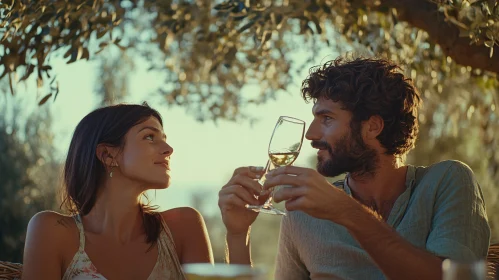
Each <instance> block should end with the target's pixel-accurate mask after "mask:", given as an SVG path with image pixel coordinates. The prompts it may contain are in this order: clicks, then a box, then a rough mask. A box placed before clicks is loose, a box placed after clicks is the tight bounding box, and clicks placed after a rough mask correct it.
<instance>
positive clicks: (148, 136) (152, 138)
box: [144, 134, 154, 141]
mask: <svg viewBox="0 0 499 280" xmlns="http://www.w3.org/2000/svg"><path fill="white" fill-rule="evenodd" d="M144 139H147V140H151V141H153V140H154V135H152V134H149V135H146V137H145V138H144Z"/></svg>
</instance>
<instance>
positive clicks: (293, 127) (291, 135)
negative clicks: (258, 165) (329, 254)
mask: <svg viewBox="0 0 499 280" xmlns="http://www.w3.org/2000/svg"><path fill="white" fill-rule="evenodd" d="M304 133H305V122H304V121H302V120H299V119H296V118H292V117H287V116H281V117H279V119H278V120H277V123H276V125H275V127H274V131H273V133H272V137H271V138H270V142H269V148H268V154H269V161H268V162H267V165H266V167H265V172H268V171H270V170H271V169H272V167H276V168H277V167H281V166H287V165H291V164H293V162H295V160H296V159H297V158H298V155H299V154H300V150H301V146H302V143H303V135H304ZM264 181H265V177H262V179H261V180H260V184H263V182H264ZM276 188H277V187H274V190H275V189H276ZM246 207H247V208H248V209H250V210H253V211H255V212H262V213H267V214H273V215H285V212H283V211H281V210H279V209H277V208H275V207H274V206H273V205H272V193H271V194H270V196H269V198H268V199H267V201H266V202H265V203H264V204H263V205H247V206H246Z"/></svg>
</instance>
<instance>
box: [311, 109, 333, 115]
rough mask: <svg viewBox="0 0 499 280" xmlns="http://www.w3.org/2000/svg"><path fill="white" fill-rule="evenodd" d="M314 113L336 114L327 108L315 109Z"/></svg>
mask: <svg viewBox="0 0 499 280" xmlns="http://www.w3.org/2000/svg"><path fill="white" fill-rule="evenodd" d="M314 115H316V116H322V115H336V114H335V113H334V112H333V111H331V110H329V109H320V110H317V111H315V112H314Z"/></svg>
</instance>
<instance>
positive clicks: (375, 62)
mask: <svg viewBox="0 0 499 280" xmlns="http://www.w3.org/2000/svg"><path fill="white" fill-rule="evenodd" d="M302 95H303V98H304V99H305V100H306V101H308V100H310V99H312V100H314V102H315V101H316V100H317V99H319V98H326V99H329V100H332V101H334V102H340V104H341V105H342V109H344V110H348V111H350V112H352V115H353V116H352V121H351V123H350V126H351V127H352V128H354V129H357V130H358V128H359V127H360V123H361V122H362V121H365V120H368V119H369V118H370V117H371V116H374V115H379V116H380V117H381V118H383V121H384V127H383V131H382V132H381V133H380V134H379V135H378V137H377V139H378V140H379V142H380V143H381V145H382V146H383V147H384V148H385V149H386V154H389V155H404V154H406V153H407V152H409V151H410V150H411V149H412V148H414V143H415V141H416V138H417V134H418V121H417V112H418V108H419V106H420V102H421V98H420V95H419V93H418V91H417V90H416V88H415V87H414V85H413V84H412V81H411V79H409V78H406V77H405V76H404V75H403V74H402V73H401V68H400V67H399V66H398V65H396V64H394V63H392V62H390V61H388V60H384V59H370V58H367V59H366V58H356V59H353V60H346V59H344V58H342V57H340V58H337V59H336V60H333V61H329V62H326V63H325V64H324V65H322V66H316V67H313V68H312V69H311V70H310V74H309V76H308V77H307V79H305V80H304V81H303V84H302Z"/></svg>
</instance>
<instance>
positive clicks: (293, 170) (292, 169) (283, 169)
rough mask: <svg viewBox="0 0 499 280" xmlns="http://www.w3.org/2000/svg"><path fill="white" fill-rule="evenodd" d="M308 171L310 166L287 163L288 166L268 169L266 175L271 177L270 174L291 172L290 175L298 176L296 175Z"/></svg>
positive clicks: (276, 174)
mask: <svg viewBox="0 0 499 280" xmlns="http://www.w3.org/2000/svg"><path fill="white" fill-rule="evenodd" d="M310 171H312V169H310V168H304V167H298V166H292V165H288V166H283V167H278V168H276V169H273V170H271V171H269V172H268V173H267V176H270V177H272V176H278V175H281V174H292V175H297V176H298V175H302V174H307V173H309V172H310Z"/></svg>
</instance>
